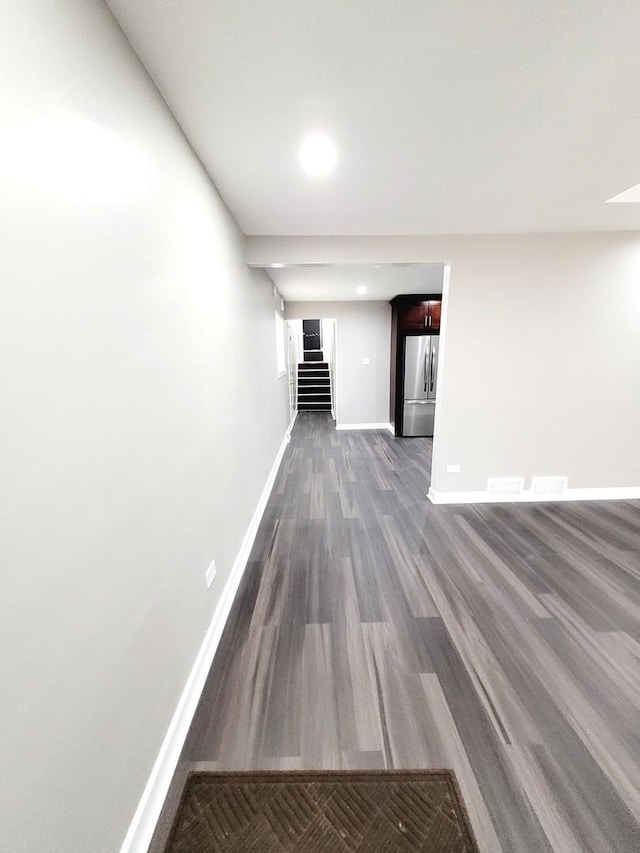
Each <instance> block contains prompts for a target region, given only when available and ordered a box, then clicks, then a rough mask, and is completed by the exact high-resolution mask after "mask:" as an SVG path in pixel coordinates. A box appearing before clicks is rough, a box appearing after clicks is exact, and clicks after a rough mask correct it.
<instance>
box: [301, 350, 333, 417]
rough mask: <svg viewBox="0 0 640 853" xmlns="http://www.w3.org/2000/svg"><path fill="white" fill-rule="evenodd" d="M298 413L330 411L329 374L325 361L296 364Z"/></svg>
mask: <svg viewBox="0 0 640 853" xmlns="http://www.w3.org/2000/svg"><path fill="white" fill-rule="evenodd" d="M298 411H299V412H330V411H331V374H330V372H329V365H328V363H327V362H326V361H303V362H300V363H299V364H298Z"/></svg>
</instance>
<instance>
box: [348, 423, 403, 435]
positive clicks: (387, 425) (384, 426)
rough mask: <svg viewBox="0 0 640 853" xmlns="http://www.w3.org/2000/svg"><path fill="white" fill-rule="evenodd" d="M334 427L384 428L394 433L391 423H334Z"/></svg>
mask: <svg viewBox="0 0 640 853" xmlns="http://www.w3.org/2000/svg"><path fill="white" fill-rule="evenodd" d="M336 429H386V430H388V431H389V432H390V433H391V434H392V435H394V434H395V431H394V429H393V427H392V426H391V424H336Z"/></svg>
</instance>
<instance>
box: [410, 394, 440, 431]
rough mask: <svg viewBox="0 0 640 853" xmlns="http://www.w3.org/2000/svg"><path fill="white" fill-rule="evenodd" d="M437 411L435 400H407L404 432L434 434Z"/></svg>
mask: <svg viewBox="0 0 640 853" xmlns="http://www.w3.org/2000/svg"><path fill="white" fill-rule="evenodd" d="M435 411H436V404H435V400H405V401H404V412H403V418H402V434H403V435H433V418H434V415H435Z"/></svg>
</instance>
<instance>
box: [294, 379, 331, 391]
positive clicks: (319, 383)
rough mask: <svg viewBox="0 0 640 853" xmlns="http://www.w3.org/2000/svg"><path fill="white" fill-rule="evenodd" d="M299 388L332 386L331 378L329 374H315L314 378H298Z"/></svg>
mask: <svg viewBox="0 0 640 853" xmlns="http://www.w3.org/2000/svg"><path fill="white" fill-rule="evenodd" d="M298 388H331V380H330V379H329V377H328V376H327V378H326V379H324V378H323V377H322V376H315V377H313V379H298Z"/></svg>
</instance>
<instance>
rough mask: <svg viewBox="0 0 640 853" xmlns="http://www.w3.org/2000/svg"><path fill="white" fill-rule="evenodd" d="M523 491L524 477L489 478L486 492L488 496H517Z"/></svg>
mask: <svg viewBox="0 0 640 853" xmlns="http://www.w3.org/2000/svg"><path fill="white" fill-rule="evenodd" d="M523 489H524V477H489V479H488V480H487V491H488V492H489V494H490V495H519V494H520V492H521V491H522V490H523Z"/></svg>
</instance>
